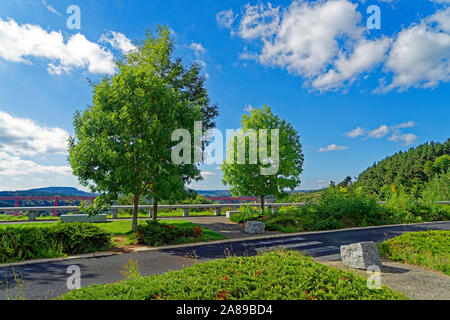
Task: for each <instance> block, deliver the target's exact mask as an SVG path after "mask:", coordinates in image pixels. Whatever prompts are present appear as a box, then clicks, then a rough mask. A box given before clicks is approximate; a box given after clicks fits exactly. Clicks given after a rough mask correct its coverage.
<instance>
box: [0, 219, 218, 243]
mask: <svg viewBox="0 0 450 320" xmlns="http://www.w3.org/2000/svg"><path fill="white" fill-rule="evenodd" d="M159 222H160V223H164V224H169V225H173V226H177V227H199V226H198V225H196V224H194V223H192V222H189V221H185V220H159ZM57 223H60V222H57ZM138 223H139V224H145V223H146V220H139V221H138ZM131 224H132V221H131V220H122V221H112V222H106V223H95V224H94V225H95V226H97V227H99V228H100V229H102V230H104V231H106V232H109V233H110V234H111V235H112V244H113V245H114V246H116V247H117V246H124V245H125V246H128V245H134V244H136V242H137V239H136V237H135V234H134V232H132V231H131ZM52 225H54V223H45V222H41V223H39V222H37V223H23V224H0V228H6V227H7V226H9V227H15V228H20V227H21V226H22V227H38V228H46V227H49V226H52ZM201 228H202V230H203V232H202V237H201V238H200V241H202V242H209V241H216V240H225V239H227V237H225V236H223V235H221V234H219V233H217V232H214V231H212V230H210V229H208V228H204V227H201ZM194 242H198V239H193V238H180V239H178V240H176V242H174V243H172V244H184V243H194Z"/></svg>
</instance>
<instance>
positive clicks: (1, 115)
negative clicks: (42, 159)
mask: <svg viewBox="0 0 450 320" xmlns="http://www.w3.org/2000/svg"><path fill="white" fill-rule="evenodd" d="M68 137H69V133H68V132H67V131H65V130H63V129H61V128H56V127H55V128H47V127H42V126H39V125H38V124H36V123H35V122H34V121H33V120H30V119H24V118H17V117H14V116H12V115H10V114H8V113H6V112H3V111H0V151H2V152H7V153H10V154H13V155H26V156H34V155H37V154H43V153H47V154H49V153H52V154H66V153H67V139H68Z"/></svg>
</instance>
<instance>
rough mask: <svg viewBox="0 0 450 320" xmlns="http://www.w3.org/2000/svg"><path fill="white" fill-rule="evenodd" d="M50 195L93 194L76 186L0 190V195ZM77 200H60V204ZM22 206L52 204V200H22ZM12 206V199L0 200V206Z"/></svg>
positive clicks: (85, 195) (75, 202)
mask: <svg viewBox="0 0 450 320" xmlns="http://www.w3.org/2000/svg"><path fill="white" fill-rule="evenodd" d="M14 196H19V197H50V196H60V197H72V196H79V197H91V196H95V194H92V193H89V192H84V191H81V190H78V189H76V188H69V187H49V188H39V189H30V190H18V191H0V197H14ZM77 203H79V202H78V201H67V202H60V205H72V204H77ZM21 205H22V206H34V205H39V206H49V205H53V202H52V201H22V202H21ZM11 206H14V201H11V200H9V201H6V200H0V207H11Z"/></svg>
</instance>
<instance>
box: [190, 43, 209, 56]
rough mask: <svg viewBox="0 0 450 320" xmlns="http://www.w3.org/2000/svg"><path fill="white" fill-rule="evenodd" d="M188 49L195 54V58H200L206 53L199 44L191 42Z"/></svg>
mask: <svg viewBox="0 0 450 320" xmlns="http://www.w3.org/2000/svg"><path fill="white" fill-rule="evenodd" d="M189 48H191V50H193V51H194V52H195V55H196V56H200V55H202V54H204V53H205V52H206V49H205V48H204V47H203V45H202V44H201V43H196V42H192V43H191V45H190V46H189Z"/></svg>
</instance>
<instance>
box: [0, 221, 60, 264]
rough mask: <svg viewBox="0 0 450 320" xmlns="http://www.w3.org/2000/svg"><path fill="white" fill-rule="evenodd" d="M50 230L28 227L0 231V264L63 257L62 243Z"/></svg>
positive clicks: (8, 228)
mask: <svg viewBox="0 0 450 320" xmlns="http://www.w3.org/2000/svg"><path fill="white" fill-rule="evenodd" d="M49 229H50V228H37V227H29V226H23V227H22V226H21V227H6V228H1V229H0V263H6V262H17V261H23V260H30V259H39V258H53V257H61V256H64V252H63V246H62V243H60V242H58V241H56V240H54V239H53V238H52V234H51V231H50V230H49Z"/></svg>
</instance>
